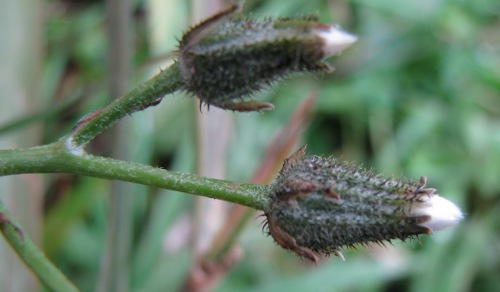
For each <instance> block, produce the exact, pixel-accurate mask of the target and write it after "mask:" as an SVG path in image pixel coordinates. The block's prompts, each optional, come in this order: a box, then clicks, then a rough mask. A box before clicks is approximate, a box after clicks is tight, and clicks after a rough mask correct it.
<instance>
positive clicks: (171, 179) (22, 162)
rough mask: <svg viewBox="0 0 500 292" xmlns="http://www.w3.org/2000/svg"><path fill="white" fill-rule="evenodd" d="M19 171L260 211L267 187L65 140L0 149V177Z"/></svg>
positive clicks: (264, 204)
mask: <svg viewBox="0 0 500 292" xmlns="http://www.w3.org/2000/svg"><path fill="white" fill-rule="evenodd" d="M21 173H74V174H80V175H86V176H91V177H97V178H103V179H110V180H121V181H128V182H133V183H138V184H143V185H149V186H155V187H159V188H164V189H169V190H174V191H179V192H184V193H188V194H193V195H200V196H204V197H209V198H213V199H219V200H224V201H227V202H231V203H236V204H240V205H244V206H248V207H251V208H254V209H259V210H263V209H264V207H265V206H266V203H267V200H268V197H267V194H268V193H269V188H270V187H269V186H267V185H256V184H248V183H236V182H231V181H226V180H217V179H212V178H207V177H201V176H197V175H194V174H189V173H179V172H173V171H168V170H165V169H160V168H157V167H152V166H148V165H143V164H139V163H134V162H127V161H122V160H115V159H111V158H106V157H101V156H94V155H89V154H82V155H76V154H74V153H73V152H72V151H69V150H67V149H66V148H65V143H64V140H60V141H58V142H56V143H53V144H49V145H44V146H38V147H33V148H27V149H15V150H2V151H0V176H4V175H12V174H21Z"/></svg>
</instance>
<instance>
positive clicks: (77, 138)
mask: <svg viewBox="0 0 500 292" xmlns="http://www.w3.org/2000/svg"><path fill="white" fill-rule="evenodd" d="M182 86H183V83H182V78H181V76H180V72H179V68H178V66H177V65H176V64H174V65H172V66H170V67H169V68H167V69H165V70H164V71H162V72H161V73H160V74H158V75H156V76H155V77H153V78H151V79H150V80H148V81H146V82H145V83H143V84H141V85H139V86H137V87H135V88H134V89H133V90H131V91H130V92H129V93H127V94H126V95H124V96H123V97H121V98H119V99H117V100H116V101H114V102H112V103H110V104H109V105H107V106H105V107H104V108H101V109H98V110H96V111H94V112H92V113H90V114H88V115H86V116H85V117H83V118H82V119H81V120H80V121H79V122H78V124H77V125H76V127H75V129H74V130H73V132H72V133H71V134H70V136H69V137H68V139H69V141H70V142H71V145H72V146H73V147H75V148H83V147H84V146H85V144H87V143H88V142H90V141H91V140H92V139H93V138H95V137H96V136H97V135H99V134H100V133H102V132H103V131H104V130H106V129H108V128H109V127H111V126H112V125H113V124H115V123H116V122H117V121H118V120H120V119H121V118H123V117H124V116H126V115H131V114H132V113H134V112H137V111H141V110H144V109H146V108H148V107H150V106H153V105H156V104H158V103H159V102H160V101H161V100H162V98H163V97H164V96H165V95H167V94H170V93H173V92H175V91H177V90H179V89H181V88H182Z"/></svg>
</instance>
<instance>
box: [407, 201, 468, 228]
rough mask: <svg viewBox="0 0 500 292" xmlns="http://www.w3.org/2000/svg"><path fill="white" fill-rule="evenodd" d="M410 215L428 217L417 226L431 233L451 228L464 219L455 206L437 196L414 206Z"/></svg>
mask: <svg viewBox="0 0 500 292" xmlns="http://www.w3.org/2000/svg"><path fill="white" fill-rule="evenodd" d="M412 215H427V216H430V219H429V220H427V221H426V222H422V223H420V224H419V225H420V226H423V227H427V228H429V229H430V230H431V231H438V230H441V229H445V228H448V227H453V226H455V225H457V224H458V222H459V221H460V220H462V219H463V217H464V216H463V214H462V211H460V209H459V208H458V207H457V206H456V205H455V204H453V203H452V202H450V201H448V200H446V199H445V198H443V197H440V196H438V195H432V196H431V197H430V198H429V199H428V200H427V201H426V202H424V203H422V204H418V205H416V206H415V207H414V208H413V209H412Z"/></svg>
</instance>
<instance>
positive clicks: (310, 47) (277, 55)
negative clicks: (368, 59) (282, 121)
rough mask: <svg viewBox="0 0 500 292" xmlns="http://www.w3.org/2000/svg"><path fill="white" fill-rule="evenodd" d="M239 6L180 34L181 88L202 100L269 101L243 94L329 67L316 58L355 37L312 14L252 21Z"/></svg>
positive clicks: (247, 106)
mask: <svg viewBox="0 0 500 292" xmlns="http://www.w3.org/2000/svg"><path fill="white" fill-rule="evenodd" d="M238 9H239V6H237V5H234V6H231V7H230V8H228V9H226V10H224V11H222V12H220V13H218V14H216V15H214V16H212V17H211V18H209V19H207V20H205V21H203V22H202V23H200V24H199V25H197V26H195V27H193V28H191V29H190V30H189V31H188V32H186V33H185V34H184V36H183V37H182V39H181V41H180V43H179V50H178V53H179V56H178V60H177V64H178V66H179V69H180V72H181V75H182V79H183V83H184V88H185V89H186V90H187V91H188V92H190V93H192V94H194V95H195V96H197V97H198V98H200V100H201V101H202V103H205V104H207V105H208V106H210V105H213V106H216V107H219V108H223V109H229V110H234V111H260V110H266V109H272V108H273V105H272V104H269V103H265V102H257V101H253V100H243V98H245V97H247V96H249V95H251V94H252V93H254V92H256V91H258V90H260V89H262V88H264V87H266V86H267V85H269V84H271V83H272V82H274V81H276V80H278V79H281V78H284V77H286V76H288V75H290V74H291V73H295V72H330V71H331V70H332V69H331V67H330V66H329V65H328V64H327V63H325V62H323V61H322V60H323V59H324V58H326V57H329V56H331V55H333V54H337V53H339V52H341V51H342V50H343V49H345V48H347V47H348V46H350V45H351V44H353V43H354V42H355V41H356V38H355V37H354V36H352V35H350V34H347V33H345V32H343V31H341V30H340V29H338V28H337V27H335V26H333V25H326V24H322V23H319V22H318V19H317V18H316V17H302V18H278V19H264V20H254V19H250V18H247V17H243V16H239V15H238V14H237V11H238Z"/></svg>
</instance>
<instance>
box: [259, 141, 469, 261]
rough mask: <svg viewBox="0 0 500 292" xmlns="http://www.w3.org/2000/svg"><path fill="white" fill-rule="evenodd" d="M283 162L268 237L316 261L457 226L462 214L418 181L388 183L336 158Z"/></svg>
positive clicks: (301, 152) (270, 208)
mask: <svg viewBox="0 0 500 292" xmlns="http://www.w3.org/2000/svg"><path fill="white" fill-rule="evenodd" d="M304 153H305V147H303V148H301V149H299V151H297V152H296V153H295V154H294V155H292V156H291V157H290V158H288V159H287V160H285V162H284V164H283V168H282V170H281V171H280V175H279V176H278V179H277V181H276V183H275V184H274V187H273V191H272V193H271V194H270V200H269V204H268V206H267V208H266V210H264V211H265V216H266V218H267V222H266V225H267V227H268V231H269V234H270V235H271V236H272V237H273V238H274V239H275V241H276V242H277V243H278V244H279V245H280V246H282V247H283V248H285V249H288V250H291V251H293V252H295V253H296V254H297V255H299V256H300V257H303V258H306V259H308V260H310V261H313V262H315V263H317V262H318V261H319V257H318V254H326V255H329V254H335V255H337V256H339V257H341V258H342V259H343V256H342V254H341V253H340V249H341V248H343V247H353V246H354V245H356V244H361V245H367V244H370V243H383V242H384V241H390V240H392V239H401V240H403V241H404V240H406V239H408V238H411V237H415V236H418V235H419V234H431V233H432V232H433V231H438V230H441V229H443V228H447V227H451V226H455V225H456V224H457V223H458V222H459V221H460V220H461V219H462V218H463V215H462V212H461V211H460V209H458V207H456V206H455V205H454V204H453V203H452V202H450V201H448V200H446V199H444V198H442V197H440V196H439V195H437V194H436V190H435V189H432V188H426V187H425V184H426V178H425V177H421V178H420V181H419V182H409V181H400V180H396V179H392V178H389V179H386V178H384V177H382V176H380V175H374V174H373V173H372V172H370V171H366V170H363V169H361V168H355V167H352V166H351V165H349V164H346V163H345V162H340V161H338V160H337V159H335V158H323V157H319V156H305V155H304Z"/></svg>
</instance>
